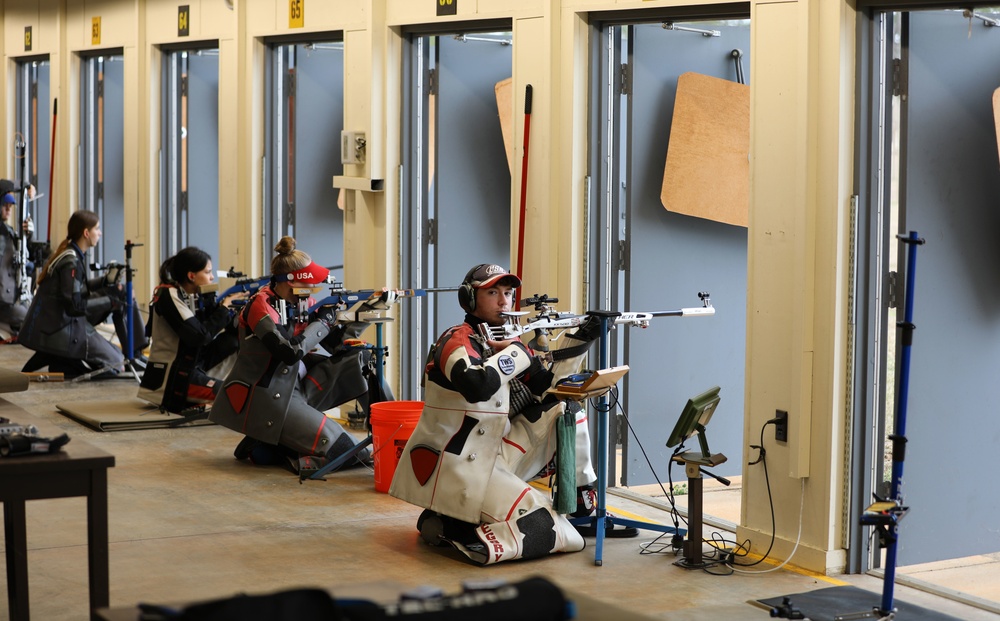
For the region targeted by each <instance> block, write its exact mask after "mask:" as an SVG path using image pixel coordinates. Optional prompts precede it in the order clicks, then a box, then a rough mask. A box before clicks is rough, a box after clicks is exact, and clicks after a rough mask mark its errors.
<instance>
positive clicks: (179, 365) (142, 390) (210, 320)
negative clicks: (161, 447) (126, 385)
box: [138, 246, 247, 412]
mask: <svg viewBox="0 0 1000 621" xmlns="http://www.w3.org/2000/svg"><path fill="white" fill-rule="evenodd" d="M214 280H215V275H214V273H213V270H212V257H211V256H209V254H208V253H207V252H205V251H204V250H201V249H200V248H195V247H194V246H188V247H187V248H182V249H181V250H180V251H178V252H177V254H175V255H174V256H172V257H170V258H169V259H167V260H166V261H164V262H163V265H162V266H160V284H159V285H157V286H156V288H155V289H154V290H153V300H152V302H150V304H149V321H150V323H149V336H150V337H151V338H152V346H151V347H150V352H149V363H148V364H147V365H146V371H145V373H143V374H142V382H140V384H139V394H138V396H139V398H140V399H145V400H147V401H149V402H150V403H154V404H156V405H159V406H160V407H161V408H162V409H164V410H166V411H167V412H181V411H183V410H184V409H185V408H188V407H191V406H193V405H201V404H205V403H211V402H212V401H214V400H215V397H216V395H217V394H218V393H219V388H220V387H221V386H222V380H221V379H220V378H216V377H212V376H211V375H209V371H211V370H212V368H213V367H215V366H216V365H218V364H219V363H221V362H222V361H223V360H226V359H227V358H229V357H230V356H235V355H236V352H237V351H238V350H239V337H238V336H237V334H236V331H235V329H232V325H233V318H234V315H235V314H236V311H235V310H234V309H233V308H232V303H233V302H234V301H235V300H239V299H245V298H246V297H247V294H246V293H245V292H240V293H237V294H233V295H230V296H226V297H225V298H224V299H222V300H219V301H218V302H216V301H215V299H214V298H211V299H210V300H207V299H205V298H203V297H200V296H199V291H200V288H201V287H204V286H207V285H210V284H212V282H214Z"/></svg>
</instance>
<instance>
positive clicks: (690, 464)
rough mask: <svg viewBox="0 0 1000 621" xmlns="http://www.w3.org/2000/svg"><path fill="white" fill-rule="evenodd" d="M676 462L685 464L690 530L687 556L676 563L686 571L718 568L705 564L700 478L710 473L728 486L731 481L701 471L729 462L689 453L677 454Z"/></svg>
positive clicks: (722, 457) (720, 456) (710, 563)
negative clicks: (711, 567) (704, 468)
mask: <svg viewBox="0 0 1000 621" xmlns="http://www.w3.org/2000/svg"><path fill="white" fill-rule="evenodd" d="M673 460H674V461H676V462H679V463H682V464H684V473H685V474H687V478H688V530H687V536H686V538H685V540H684V548H683V550H684V556H683V558H681V559H679V560H678V561H676V562H675V563H674V565H677V566H678V567H683V568H684V569H704V568H706V567H710V566H712V565H715V564H716V563H715V562H714V561H712V562H707V563H706V562H705V558H704V555H703V553H702V541H703V540H704V536H703V534H702V533H703V528H702V527H703V512H702V507H703V504H702V501H703V496H702V493H703V489H704V482H703V481H702V478H701V475H702V474H707V475H709V476H711V477H714V478H716V479H719V480H720V481H722V482H723V483H724V484H726V485H729V481H728V480H726V479H723V478H722V477H719V476H717V475H714V474H712V473H711V472H709V471H708V470H702V468H703V467H709V466H713V467H714V466H718V465H719V464H723V463H725V462H726V456H725V455H723V454H722V453H716V454H714V455H712V456H711V457H709V458H708V459H705V458H704V457H703V456H702V454H701V453H700V452H697V451H691V452H688V453H682V454H680V455H675V456H674V457H673Z"/></svg>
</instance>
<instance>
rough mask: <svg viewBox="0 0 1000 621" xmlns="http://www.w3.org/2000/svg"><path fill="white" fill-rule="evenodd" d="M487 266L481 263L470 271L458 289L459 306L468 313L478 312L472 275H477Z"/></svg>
mask: <svg viewBox="0 0 1000 621" xmlns="http://www.w3.org/2000/svg"><path fill="white" fill-rule="evenodd" d="M485 265H488V264H487V263H480V264H479V265H477V266H475V267H474V268H472V269H471V270H469V273H468V274H466V275H465V278H464V279H463V280H462V284H461V286H460V287H459V288H458V305H459V306H461V307H462V310H464V311H465V312H467V313H474V312H476V288H475V287H473V286H472V275H473V274H475V273H476V270H478V269H479V268H481V267H483V266H485Z"/></svg>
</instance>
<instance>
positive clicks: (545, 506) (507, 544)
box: [389, 265, 600, 564]
mask: <svg viewBox="0 0 1000 621" xmlns="http://www.w3.org/2000/svg"><path fill="white" fill-rule="evenodd" d="M520 286H521V280H520V278H518V277H517V276H515V275H513V274H509V273H507V271H506V270H505V269H504V268H502V267H500V266H498V265H477V266H475V267H474V268H472V269H471V270H470V271H469V273H468V274H467V275H466V277H465V280H464V281H463V283H462V286H461V287H460V289H459V296H458V299H459V304H460V305H461V306H462V308H463V309H464V310H465V311H466V312H467V315H466V317H465V322H464V323H462V324H460V325H458V326H455V327H453V328H450V329H448V330H446V331H445V333H444V334H443V335H442V336H441V337H440V338H439V339H438V341H437V343H435V345H434V346H433V347H432V348H431V352H430V354H429V355H428V359H427V366H426V370H425V375H424V400H425V406H424V410H423V413H422V414H421V416H420V421H419V423H418V424H417V427H416V429H415V430H414V431H413V434H412V435H411V436H410V439H409V441H408V442H407V444H406V447H405V448H404V449H403V455H402V457H401V459H400V461H399V465H398V466H397V468H396V473H395V476H394V477H393V482H392V486H391V488H390V489H389V493H390V494H392V495H393V496H396V497H397V498H401V499H403V500H406V501H407V502H410V503H413V504H415V505H418V506H421V507H424V508H426V509H427V511H424V512H423V513H422V514H421V516H420V519H419V520H418V522H417V528H418V530H420V532H421V537H422V538H423V539H424V540H425V541H427V542H428V543H432V544H450V545H452V546H453V547H455V548H456V549H458V550H459V551H461V552H462V553H464V554H465V555H466V556H467V557H469V558H470V559H472V560H473V561H475V562H477V563H480V564H492V563H498V562H501V561H507V560H514V559H521V558H523V559H530V558H537V557H540V556H544V555H546V554H550V553H553V552H576V551H579V550H582V549H583V547H584V540H583V537H582V536H581V534H580V533H579V532H578V531H577V530H576V529H575V528H574V527H573V525H572V524H571V523H570V521H569V520H568V519H567V517H566V516H564V515H561V514H559V513H557V512H556V511H554V510H553V505H552V501H551V499H550V498H549V496H548V495H547V494H544V493H542V492H541V491H539V490H537V489H535V488H534V487H531V486H530V485H528V484H527V481H529V480H532V479H535V478H538V477H539V476H544V475H547V474H549V473H550V463H551V461H552V458H553V455H554V453H555V450H556V431H555V422H556V420H557V417H558V416H560V415H561V414H563V413H564V412H565V411H566V408H567V407H568V405H567V403H564V402H562V401H558V400H556V399H555V398H554V397H551V396H550V397H547V398H545V399H542V398H541V395H542V394H543V393H544V392H545V390H546V389H548V388H550V387H551V386H552V385H554V383H555V380H557V379H559V378H562V377H565V376H567V375H569V374H571V373H573V372H575V371H577V370H578V367H579V364H580V362H581V361H582V358H583V356H585V355H586V350H587V348H588V347H587V346H588V344H589V343H590V342H592V341H593V340H594V339H596V338H597V337H598V336H599V332H600V325H599V323H600V322H599V321H598V320H596V319H595V320H593V321H591V322H588V323H587V324H585V325H583V326H581V327H579V328H576V329H575V330H574V333H573V334H568V335H567V336H568V338H570V339H575V342H576V343H577V344H578V346H576V347H571V348H567V349H566V351H565V352H564V353H563V354H562V355H560V354H559V351H560V350H557V351H556V352H554V353H553V358H554V359H560V360H559V361H557V362H555V364H554V365H553V367H552V369H551V370H548V369H546V368H545V366H546V365H545V364H544V363H543V362H542V360H541V359H540V358H538V357H536V356H535V355H534V353H533V352H532V351H531V350H530V349H529V348H528V347H527V346H526V345H524V344H523V343H522V342H521V341H520V340H519V339H513V340H510V341H499V342H497V341H491V340H487V339H485V338H484V337H483V336H481V335H480V333H479V328H478V326H479V325H480V324H483V323H486V324H489V325H492V326H499V325H502V324H503V323H504V317H503V315H502V314H501V313H503V312H505V311H509V310H511V304H512V303H513V297H514V289H515V288H517V287H520ZM573 407H576V406H575V405H574V406H573ZM576 423H577V424H576V431H577V433H576V445H577V446H576V448H577V450H576V482H575V483H576V485H577V486H579V487H581V488H587V487H588V485H589V484H590V483H591V482H593V481H594V479H595V478H596V475H595V473H594V469H593V467H592V465H591V462H590V435H589V431H588V427H587V418H586V412H585V411H584V410H580V411H577V412H576Z"/></svg>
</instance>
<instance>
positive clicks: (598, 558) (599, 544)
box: [594, 315, 609, 565]
mask: <svg viewBox="0 0 1000 621" xmlns="http://www.w3.org/2000/svg"><path fill="white" fill-rule="evenodd" d="M600 319H601V352H600V356H599V358H598V360H599V363H598V364H599V367H598V368H601V369H606V368H608V318H607V317H606V316H604V315H601V317H600ZM608 424H609V421H608V405H607V398H606V397H605V396H604V395H601V396H600V398H598V400H597V464H598V466H597V510H596V511H595V512H594V514H595V516H596V519H595V521H594V523H595V526H594V528H595V529H596V531H597V532H596V533H595V539H596V541H595V542H594V546H595V547H594V564H595V565H602V564H603V563H604V560H603V551H604V520H605V519H606V516H607V491H608Z"/></svg>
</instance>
